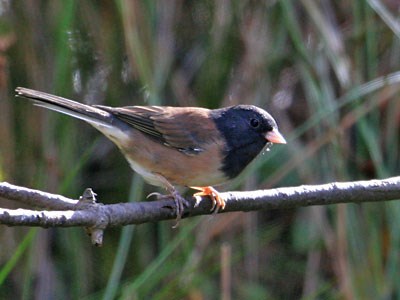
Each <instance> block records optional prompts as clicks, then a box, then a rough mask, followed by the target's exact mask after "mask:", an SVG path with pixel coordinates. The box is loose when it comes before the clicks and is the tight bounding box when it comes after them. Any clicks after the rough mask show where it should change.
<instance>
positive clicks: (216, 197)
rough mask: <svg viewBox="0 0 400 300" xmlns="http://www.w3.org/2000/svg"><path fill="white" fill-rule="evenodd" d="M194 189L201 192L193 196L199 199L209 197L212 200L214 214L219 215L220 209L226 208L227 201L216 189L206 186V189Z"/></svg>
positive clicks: (193, 187) (194, 187)
mask: <svg viewBox="0 0 400 300" xmlns="http://www.w3.org/2000/svg"><path fill="white" fill-rule="evenodd" d="M191 188H192V189H195V190H200V192H198V193H195V194H193V196H194V197H195V198H196V199H197V197H203V196H208V197H210V198H211V200H212V206H211V209H210V211H212V212H213V214H216V213H218V211H219V210H220V209H222V210H223V209H224V208H225V204H226V203H225V200H224V199H223V198H222V197H221V195H220V193H218V191H217V190H216V189H214V188H213V187H212V186H206V187H196V186H192V187H191Z"/></svg>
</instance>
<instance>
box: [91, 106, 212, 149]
mask: <svg viewBox="0 0 400 300" xmlns="http://www.w3.org/2000/svg"><path fill="white" fill-rule="evenodd" d="M98 107H99V108H102V109H104V110H106V111H108V112H110V113H112V114H113V115H114V116H116V117H117V118H118V119H120V120H121V121H123V122H125V123H127V124H129V125H130V126H132V127H133V128H135V129H137V130H139V131H141V132H143V133H144V134H147V135H148V136H149V137H151V138H153V139H154V140H156V141H158V142H160V143H162V144H164V145H166V146H169V147H173V148H176V149H177V150H179V151H181V152H184V153H186V154H188V155H195V154H198V153H200V152H202V151H203V147H202V145H203V144H204V143H208V142H210V141H209V140H208V137H211V138H212V137H213V132H208V133H207V134H206V135H204V133H205V131H209V130H214V129H215V128H214V127H213V123H212V122H210V119H209V118H208V114H209V110H208V109H205V108H198V107H191V108H188V107H170V106H126V107H120V108H111V107H104V106H98ZM209 123H211V124H210V125H207V124H209ZM197 125H201V126H202V128H199V126H197ZM206 137H207V138H206Z"/></svg>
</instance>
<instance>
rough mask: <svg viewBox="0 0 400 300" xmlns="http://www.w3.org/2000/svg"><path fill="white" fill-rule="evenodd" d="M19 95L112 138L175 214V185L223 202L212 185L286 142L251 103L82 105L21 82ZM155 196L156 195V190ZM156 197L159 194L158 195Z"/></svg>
mask: <svg viewBox="0 0 400 300" xmlns="http://www.w3.org/2000/svg"><path fill="white" fill-rule="evenodd" d="M16 92H17V94H18V96H22V97H25V98H28V99H30V100H33V101H34V102H35V104H36V105H38V106H42V107H45V108H48V109H51V110H55V111H58V112H61V113H64V114H67V115H70V116H73V117H75V118H78V119H81V120H84V121H86V122H88V123H89V124H91V125H92V126H93V127H95V128H96V129H98V130H99V131H100V132H102V133H103V134H104V135H105V136H106V137H108V138H109V139H110V140H111V141H113V142H114V143H115V144H116V145H117V146H118V148H119V149H120V150H121V152H122V153H123V154H124V156H125V158H126V159H127V160H128V162H129V164H130V165H131V167H132V169H133V170H135V171H136V172H137V173H139V174H140V175H141V176H143V177H144V179H145V180H146V181H147V182H149V183H150V184H152V185H156V186H161V187H164V188H166V189H167V190H168V192H169V193H170V194H171V196H172V197H173V198H174V199H175V204H176V213H177V218H178V219H179V218H180V217H181V214H182V211H183V205H184V203H185V200H184V198H183V197H182V196H181V195H180V194H179V192H178V191H177V189H176V188H175V186H187V187H191V188H193V189H197V190H200V192H198V193H196V194H194V195H199V196H210V197H211V199H212V200H213V203H214V205H213V206H216V209H219V208H221V209H224V207H225V201H224V199H222V197H221V196H220V195H219V194H218V192H217V191H216V190H215V189H214V188H213V187H212V185H217V184H221V183H223V182H225V181H227V180H229V179H232V178H234V177H236V176H237V175H239V173H240V172H241V171H242V170H243V169H244V168H245V167H246V166H247V165H248V164H249V163H250V162H251V161H252V160H253V159H254V158H255V157H256V156H257V155H258V154H259V153H260V152H261V151H262V150H263V148H264V147H265V146H266V144H267V143H280V144H285V143H286V141H285V139H284V138H283V136H282V135H281V134H280V133H279V131H278V126H277V125H276V122H275V120H274V119H273V118H272V117H271V115H270V114H268V113H267V112H266V111H265V110H263V109H261V108H258V107H256V106H253V105H236V106H230V107H224V108H220V109H213V110H210V109H206V108H200V107H170V106H126V107H108V106H101V105H86V104H82V103H79V102H75V101H72V100H68V99H65V98H62V97H58V96H54V95H51V94H47V93H43V92H39V91H36V90H31V89H27V88H22V87H19V88H17V89H16ZM158 195H159V194H158ZM159 196H160V195H159Z"/></svg>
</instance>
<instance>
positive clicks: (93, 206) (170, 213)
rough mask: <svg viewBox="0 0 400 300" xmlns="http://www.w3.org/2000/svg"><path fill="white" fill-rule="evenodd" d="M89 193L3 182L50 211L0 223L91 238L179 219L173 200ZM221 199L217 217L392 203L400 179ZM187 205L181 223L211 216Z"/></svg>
mask: <svg viewBox="0 0 400 300" xmlns="http://www.w3.org/2000/svg"><path fill="white" fill-rule="evenodd" d="M89 191H90V190H89ZM86 193H87V191H86V192H85V194H84V196H83V198H84V199H81V201H78V200H73V199H69V198H66V197H64V196H60V195H55V194H50V193H45V192H41V191H37V190H32V189H28V188H24V187H19V186H15V185H12V184H9V183H5V182H4V183H0V197H2V198H5V199H9V200H14V201H19V202H22V203H24V204H28V205H30V206H32V207H40V208H46V210H40V211H38V210H28V209H0V224H4V225H8V226H38V227H45V228H46V227H72V226H83V227H86V228H89V229H91V233H92V234H93V231H94V230H95V229H100V230H101V231H102V230H104V229H105V228H107V227H110V226H124V225H129V224H142V223H147V222H157V221H162V220H169V219H174V218H175V217H176V216H175V211H174V201H173V199H167V200H161V201H146V202H134V203H118V204H110V205H102V204H98V203H95V199H94V194H93V193H92V194H90V192H89V194H86ZM85 195H86V196H85ZM221 196H222V197H223V198H224V199H225V201H226V207H225V209H224V210H223V211H220V212H219V213H225V212H232V211H257V210H266V209H284V208H294V207H301V206H310V205H328V204H338V203H363V202H374V201H389V200H396V199H400V177H392V178H387V179H383V180H369V181H355V182H335V183H329V184H323V185H303V186H298V187H286V188H277V189H270V190H258V191H248V192H226V193H221ZM92 197H93V198H92ZM81 198H82V197H81ZM87 199H89V201H88V200H87ZM187 200H188V202H189V206H188V207H185V210H184V214H183V218H187V217H190V216H198V215H206V214H211V213H212V212H211V211H210V209H211V206H212V205H211V201H210V200H209V199H208V198H207V197H205V198H201V199H195V198H193V197H188V198H187ZM48 209H50V210H48ZM100 244H101V238H100Z"/></svg>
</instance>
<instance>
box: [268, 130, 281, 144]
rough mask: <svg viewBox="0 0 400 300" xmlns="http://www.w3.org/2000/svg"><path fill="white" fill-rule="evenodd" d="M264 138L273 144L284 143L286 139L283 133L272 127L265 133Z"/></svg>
mask: <svg viewBox="0 0 400 300" xmlns="http://www.w3.org/2000/svg"><path fill="white" fill-rule="evenodd" d="M265 138H266V139H267V141H268V142H271V143H274V144H286V140H285V138H284V137H283V135H282V134H281V133H280V132H279V131H278V129H275V128H274V129H272V131H268V132H267V134H266V135H265Z"/></svg>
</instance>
